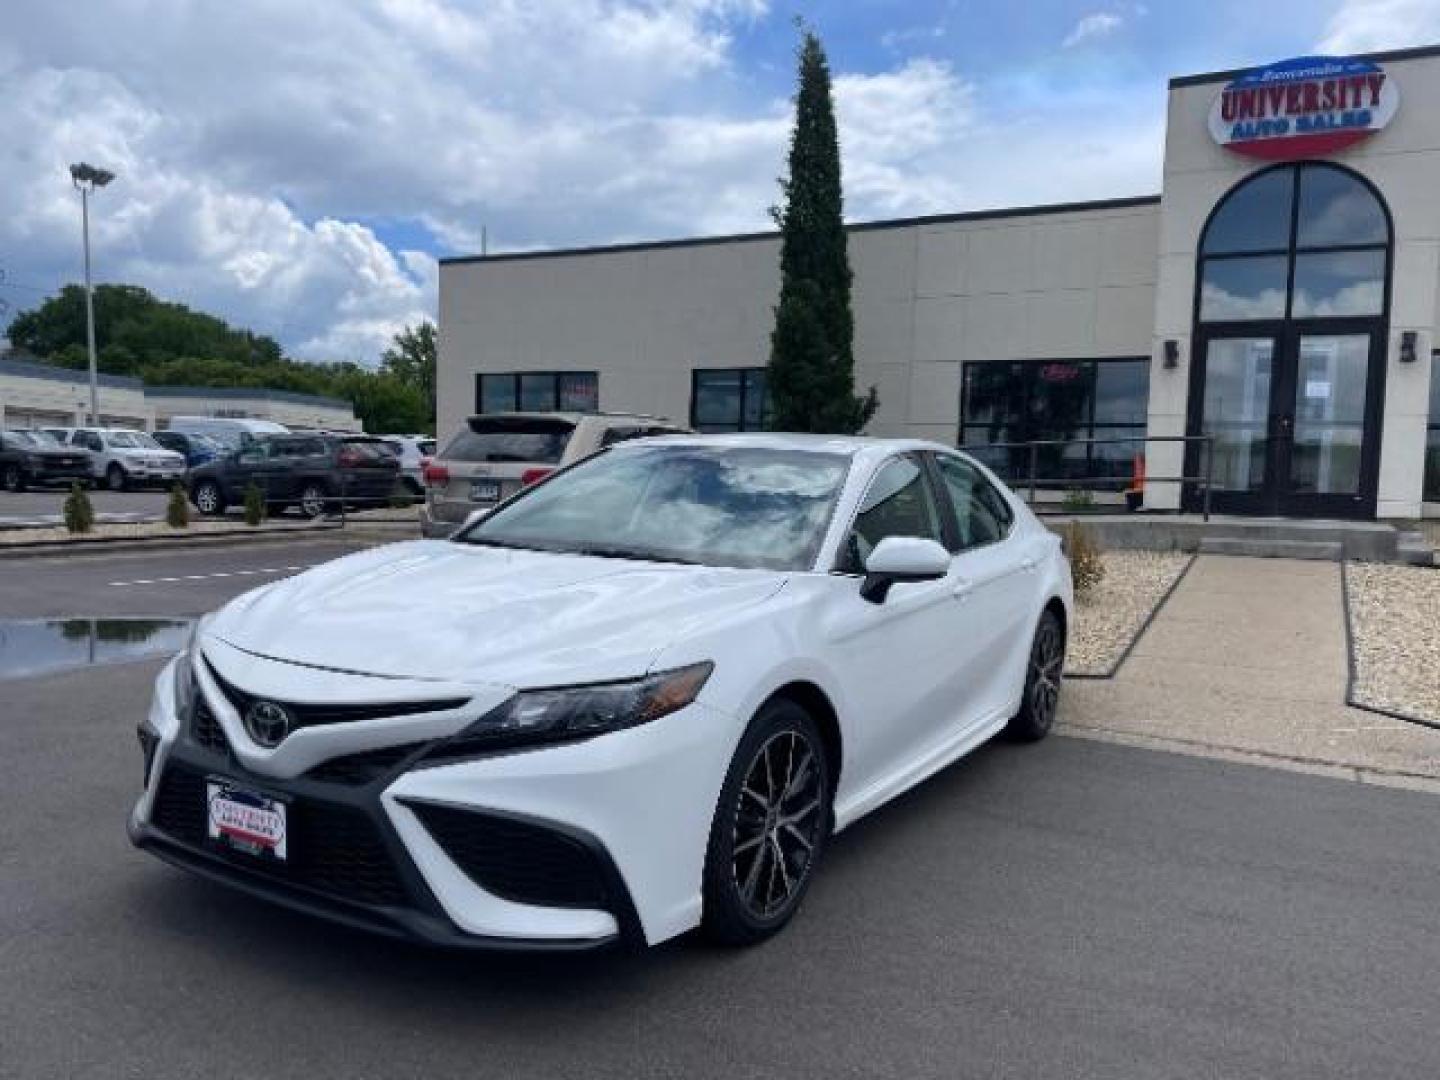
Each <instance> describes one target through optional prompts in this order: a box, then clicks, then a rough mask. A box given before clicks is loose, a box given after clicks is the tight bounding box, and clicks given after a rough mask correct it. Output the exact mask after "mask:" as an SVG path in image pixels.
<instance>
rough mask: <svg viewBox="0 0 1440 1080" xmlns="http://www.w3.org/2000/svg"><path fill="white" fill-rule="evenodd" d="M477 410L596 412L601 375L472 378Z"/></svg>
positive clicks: (562, 373) (565, 373)
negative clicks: (473, 379)
mask: <svg viewBox="0 0 1440 1080" xmlns="http://www.w3.org/2000/svg"><path fill="white" fill-rule="evenodd" d="M475 382H476V388H475V408H476V411H477V412H481V413H494V412H513V411H514V410H516V409H520V410H524V411H525V412H557V411H558V412H595V411H597V410H598V409H599V408H600V377H599V376H598V375H597V374H596V373H595V372H593V371H525V372H507V373H504V374H485V375H477V376H476V377H475Z"/></svg>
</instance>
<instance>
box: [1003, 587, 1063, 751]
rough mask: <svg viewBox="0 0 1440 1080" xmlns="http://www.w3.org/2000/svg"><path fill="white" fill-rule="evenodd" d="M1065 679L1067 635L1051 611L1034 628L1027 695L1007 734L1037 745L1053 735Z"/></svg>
mask: <svg viewBox="0 0 1440 1080" xmlns="http://www.w3.org/2000/svg"><path fill="white" fill-rule="evenodd" d="M1064 677H1065V631H1064V629H1063V628H1062V627H1061V625H1060V620H1059V618H1057V617H1056V615H1055V612H1053V611H1051V610H1049V609H1048V608H1047V609H1046V611H1045V612H1044V614H1042V615H1041V616H1040V622H1039V624H1038V625H1037V626H1036V627H1035V638H1034V641H1033V642H1032V643H1031V645H1030V658H1029V660H1028V662H1027V663H1026V667H1025V693H1024V697H1023V698H1022V699H1021V702H1020V711H1019V712H1018V713H1016V714H1015V716H1014V717H1013V718H1012V719H1011V721H1010V724H1009V726H1008V727H1006V729H1005V733H1006V734H1007V735H1009V736H1010V737H1011V738H1012V739H1016V740H1018V741H1020V742H1036V741H1038V740H1040V739H1043V738H1044V737H1045V736H1046V735H1048V734H1050V729H1051V728H1052V727H1054V726H1055V714H1056V713H1057V712H1058V711H1059V707H1060V684H1061V682H1062V680H1063V679H1064Z"/></svg>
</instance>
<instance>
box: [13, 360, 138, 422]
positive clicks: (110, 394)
mask: <svg viewBox="0 0 1440 1080" xmlns="http://www.w3.org/2000/svg"><path fill="white" fill-rule="evenodd" d="M89 412H90V386H89V384H88V383H80V382H66V381H63V380H59V379H37V378H28V377H26V376H23V375H12V374H9V373H0V427H31V426H37V427H38V426H43V425H45V424H53V425H56V426H62V427H76V426H81V425H84V424H86V423H87V422H88V417H89ZM100 415H101V421H102V422H103V423H105V424H107V425H115V426H125V427H131V426H139V427H142V428H144V429H145V430H147V431H148V430H151V429H153V428H154V426H155V409H154V407H153V406H151V405H150V404H149V403H148V402H147V401H146V400H145V395H144V393H143V392H142V391H141V390H139V389H138V388H130V387H121V386H103V385H102V386H101V387H100Z"/></svg>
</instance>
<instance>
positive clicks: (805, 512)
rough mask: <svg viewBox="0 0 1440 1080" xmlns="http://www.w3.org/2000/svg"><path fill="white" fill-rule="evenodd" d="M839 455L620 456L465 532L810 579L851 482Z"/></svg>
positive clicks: (674, 449) (634, 450)
mask: <svg viewBox="0 0 1440 1080" xmlns="http://www.w3.org/2000/svg"><path fill="white" fill-rule="evenodd" d="M848 468H849V458H847V457H846V456H844V455H841V454H831V453H820V452H810V451H804V450H781V449H767V448H763V447H719V446H693V445H692V446H644V445H633V446H621V447H617V448H616V449H614V450H610V451H606V452H605V453H602V454H600V455H597V456H596V457H594V458H591V459H590V460H588V461H586V462H584V463H583V464H581V465H577V466H576V467H575V468H573V469H570V470H567V471H566V472H563V473H558V474H556V475H555V476H554V477H553V478H552V479H550V480H547V481H545V482H544V483H542V484H540V485H538V486H537V487H535V488H533V489H531V490H530V491H528V492H527V493H525V494H524V495H522V496H521V497H520V498H518V499H516V500H514V501H513V502H511V503H508V504H506V505H504V506H501V507H500V508H499V509H497V510H496V511H495V512H494V513H493V514H491V515H490V516H489V517H487V518H485V519H484V520H483V521H481V522H479V523H478V524H477V525H475V526H473V527H472V528H470V529H468V530H465V531H464V532H462V533H461V534H460V535H459V536H458V537H457V539H459V540H461V541H463V542H465V543H471V544H491V545H494V546H496V547H518V548H532V549H536V550H540V551H555V552H566V553H574V554H580V555H600V556H608V557H611V558H622V559H648V560H654V561H660V562H684V563H697V564H701V565H705V566H735V567H763V568H767V569H773V570H805V569H809V567H810V566H811V565H812V564H813V563H814V561H815V556H816V553H817V552H818V551H819V548H820V543H821V541H822V540H823V539H824V535H825V528H826V526H827V525H828V523H829V521H830V514H831V511H832V509H833V507H834V505H835V500H836V498H837V496H838V495H839V492H840V488H841V487H842V485H843V484H844V482H845V474H846V471H847V469H848Z"/></svg>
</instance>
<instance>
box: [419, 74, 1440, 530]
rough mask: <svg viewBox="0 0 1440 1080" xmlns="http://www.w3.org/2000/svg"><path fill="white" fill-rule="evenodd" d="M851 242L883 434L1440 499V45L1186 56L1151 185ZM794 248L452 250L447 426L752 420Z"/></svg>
mask: <svg viewBox="0 0 1440 1080" xmlns="http://www.w3.org/2000/svg"><path fill="white" fill-rule="evenodd" d="M897 122H903V118H897ZM1001 165H1002V166H1003V162H1002V163H1001ZM849 251H850V259H851V264H852V267H853V269H854V274H855V284H854V311H855V375H856V383H857V387H858V388H860V389H863V388H865V387H868V386H874V387H875V388H876V390H877V392H878V395H879V400H880V406H879V409H878V411H877V413H876V415H875V417H874V419H873V420H872V421H871V423H870V425H869V427H868V429H867V431H868V432H869V433H870V434H874V435H904V436H915V437H920V438H927V439H934V440H936V441H939V442H944V443H949V444H959V445H963V446H967V447H971V448H974V449H975V450H976V452H977V453H978V454H980V455H981V456H982V457H984V458H985V459H986V460H988V461H991V462H992V463H994V464H995V465H996V466H997V467H999V468H1001V469H1002V471H1005V472H1007V473H1008V475H1010V476H1012V477H1017V478H1018V477H1020V476H1024V475H1027V474H1028V472H1029V470H1030V469H1031V468H1034V469H1035V470H1036V471H1037V472H1038V473H1039V474H1040V475H1041V477H1042V479H1043V480H1044V482H1045V483H1044V485H1043V486H1049V487H1054V488H1057V489H1062V490H1063V489H1064V488H1066V487H1068V486H1071V485H1074V486H1085V485H1087V484H1090V483H1092V482H1093V481H1094V479H1095V478H1096V477H1112V478H1114V481H1115V482H1114V487H1115V488H1118V487H1119V486H1121V485H1122V484H1123V483H1125V482H1127V481H1129V480H1131V478H1132V477H1134V475H1135V474H1136V473H1137V471H1138V470H1137V457H1138V456H1139V455H1140V454H1142V453H1143V457H1144V460H1143V468H1144V475H1145V481H1144V485H1143V491H1144V505H1145V507H1146V508H1147V509H1152V510H1176V509H1198V508H1199V506H1200V503H1201V499H1202V490H1201V488H1202V485H1201V484H1199V483H1197V482H1194V481H1187V480H1186V479H1185V478H1193V477H1199V476H1202V475H1208V476H1209V477H1210V478H1211V483H1210V488H1211V492H1212V501H1213V506H1214V508H1215V509H1216V510H1218V511H1221V512H1226V513H1236V514H1251V515H1262V516H1275V515H1280V516H1302V517H1327V518H1329V517H1353V518H1373V517H1379V518H1413V517H1420V516H1435V515H1440V373H1437V372H1436V368H1437V366H1440V346H1437V331H1440V47H1435V48H1421V49H1408V50H1403V51H1396V52H1388V53H1377V54H1371V55H1367V56H1361V57H1345V58H1335V57H1303V58H1299V59H1296V60H1289V61H1284V62H1281V63H1277V64H1272V65H1269V66H1267V67H1263V68H1257V69H1252V70H1245V71H1230V72H1220V73H1214V74H1206V75H1195V76H1185V77H1181V78H1177V79H1173V80H1172V81H1171V83H1170V87H1169V102H1168V115H1167V130H1166V139H1165V155H1164V171H1163V184H1162V191H1161V193H1160V194H1159V195H1155V196H1147V197H1139V198H1121V199H1113V200H1106V201H1100V202H1087V203H1073V204H1062V205H1052V206H1038V207H1023V208H1007V209H999V210H988V211H978V212H966V213H957V214H944V215H938V216H934V217H925V218H912V219H906V220H897V221H876V222H865V223H860V224H855V225H852V226H851V227H850V234H849ZM778 257H779V239H778V237H777V235H776V234H774V233H757V234H749V235H742V236H726V237H706V238H700V239H694V240H680V241H666V242H658V243H641V244H625V245H617V246H610V247H597V248H583V249H571V250H563V251H544V252H530V253H523V254H505V255H490V256H479V257H462V258H453V259H447V260H444V261H442V263H441V268H440V364H439V374H438V391H439V393H438V399H439V400H438V412H439V417H438V420H439V425H440V426H439V431H440V434H441V435H442V437H443V436H444V435H446V434H447V433H448V432H451V431H453V430H455V429H456V428H458V427H459V426H460V425H461V424H462V423H463V422H464V420H465V418H466V417H467V416H469V415H471V414H473V413H484V412H495V411H504V410H508V409H516V408H520V409H578V410H591V409H597V408H598V409H603V410H606V411H635V412H643V413H648V414H652V415H657V416H665V417H669V418H672V419H678V420H682V421H686V422H689V423H690V424H691V425H693V426H694V427H696V428H698V429H701V430H707V431H737V430H748V429H752V428H759V427H761V426H763V423H764V419H765V408H766V399H765V370H764V369H765V364H766V360H767V357H768V354H769V335H770V330H771V327H772V323H773V308H774V304H775V301H776V297H777V293H778V289H779V268H778V262H779V258H778ZM1146 439H1148V440H1150V441H1148V442H1147V441H1143V440H1146ZM1157 440H1161V441H1157ZM1163 440H1173V441H1163ZM1038 442H1043V443H1044V444H1045V445H1042V446H1038V447H1036V448H1035V449H1033V450H1032V449H1031V448H1030V446H1029V444H1032V443H1038ZM1014 444H1021V445H1020V446H1015V445H1014ZM1032 462H1033V463H1034V464H1033V465H1032Z"/></svg>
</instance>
